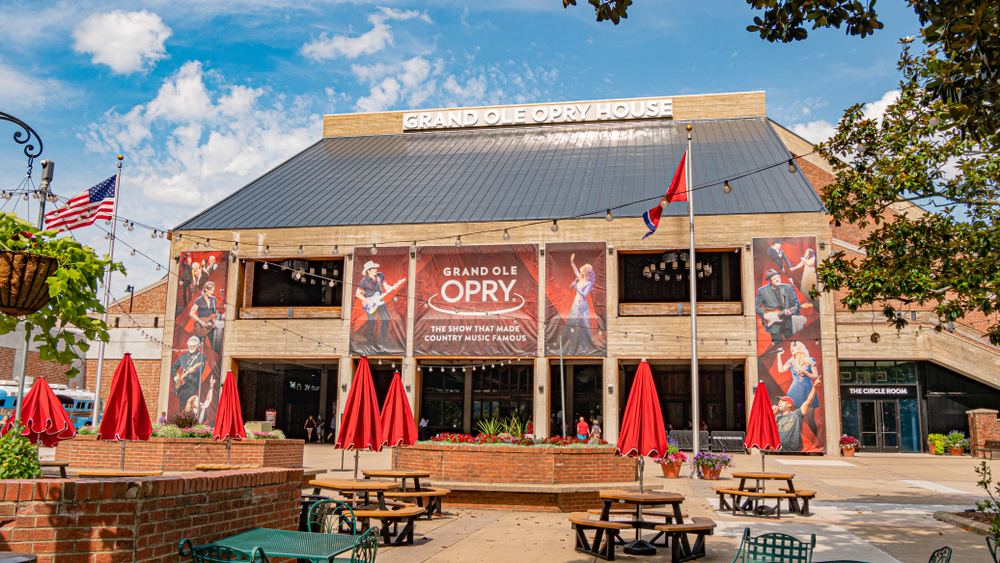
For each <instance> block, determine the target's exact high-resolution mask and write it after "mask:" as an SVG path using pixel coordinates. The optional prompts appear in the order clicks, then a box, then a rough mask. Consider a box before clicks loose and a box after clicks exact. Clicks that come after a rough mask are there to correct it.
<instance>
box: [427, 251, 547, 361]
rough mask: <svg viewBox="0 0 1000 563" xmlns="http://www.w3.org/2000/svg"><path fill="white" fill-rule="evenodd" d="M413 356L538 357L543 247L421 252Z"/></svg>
mask: <svg viewBox="0 0 1000 563" xmlns="http://www.w3.org/2000/svg"><path fill="white" fill-rule="evenodd" d="M415 284H416V285H415V292H416V293H415V302H414V313H413V355H414V356H534V355H535V353H536V352H537V346H538V246H537V245H534V244H501V245H484V246H461V247H456V246H424V247H419V248H417V271H416V281H415Z"/></svg>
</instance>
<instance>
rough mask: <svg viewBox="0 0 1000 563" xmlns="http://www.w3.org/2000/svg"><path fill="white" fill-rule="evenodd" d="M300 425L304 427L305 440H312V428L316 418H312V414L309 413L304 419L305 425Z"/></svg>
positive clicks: (314, 426) (314, 425)
mask: <svg viewBox="0 0 1000 563" xmlns="http://www.w3.org/2000/svg"><path fill="white" fill-rule="evenodd" d="M302 427H303V428H305V429H306V442H312V439H313V430H315V429H316V420H315V419H313V417H312V415H309V418H307V419H306V423H305V425H303V426H302Z"/></svg>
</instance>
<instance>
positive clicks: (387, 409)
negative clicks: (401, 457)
mask: <svg viewBox="0 0 1000 563" xmlns="http://www.w3.org/2000/svg"><path fill="white" fill-rule="evenodd" d="M382 437H383V438H384V439H385V441H386V443H387V444H389V445H390V446H392V447H394V448H395V447H398V446H401V445H406V446H412V445H413V444H415V443H417V423H416V422H414V421H413V411H412V410H410V401H408V400H407V399H406V390H405V389H403V378H402V377H400V376H399V372H398V371H397V372H396V373H395V374H393V376H392V385H390V386H389V394H388V395H386V397H385V404H384V405H382ZM397 456H398V453H397V454H396V455H393V460H394V465H395V463H396V462H397V461H398V460H396V458H397Z"/></svg>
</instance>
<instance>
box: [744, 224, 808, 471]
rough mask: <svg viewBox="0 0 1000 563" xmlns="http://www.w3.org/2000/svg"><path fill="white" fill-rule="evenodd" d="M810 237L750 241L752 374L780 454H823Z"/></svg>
mask: <svg viewBox="0 0 1000 563" xmlns="http://www.w3.org/2000/svg"><path fill="white" fill-rule="evenodd" d="M818 262H819V261H818V259H817V255H816V237H775V238H755V239H753V270H754V281H755V284H756V299H755V301H754V310H755V313H756V315H755V317H756V322H757V370H758V374H759V377H760V380H761V381H763V382H764V384H765V385H766V386H767V392H768V395H770V397H771V401H772V406H771V408H772V410H773V411H774V416H775V420H776V422H777V424H778V433H779V434H780V436H781V451H782V452H825V451H826V440H825V436H826V429H825V427H824V426H825V423H824V421H825V416H824V415H825V413H824V407H823V404H824V403H823V385H822V378H823V377H824V375H825V374H824V373H823V351H822V348H821V343H822V340H821V334H820V317H819V300H818V299H815V300H814V299H812V298H811V297H810V290H812V289H814V288H815V287H816V267H817V265H818Z"/></svg>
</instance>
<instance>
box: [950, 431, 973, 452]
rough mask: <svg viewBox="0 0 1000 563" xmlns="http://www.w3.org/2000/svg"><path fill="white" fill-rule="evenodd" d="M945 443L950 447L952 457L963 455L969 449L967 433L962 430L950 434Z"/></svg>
mask: <svg viewBox="0 0 1000 563" xmlns="http://www.w3.org/2000/svg"><path fill="white" fill-rule="evenodd" d="M945 443H946V444H947V445H948V450H949V453H951V455H962V454H963V453H964V452H965V449H966V448H967V447H969V440H968V439H967V438H966V437H965V433H964V432H962V431H960V430H952V431H951V432H949V433H948V436H947V437H946V438H945Z"/></svg>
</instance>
